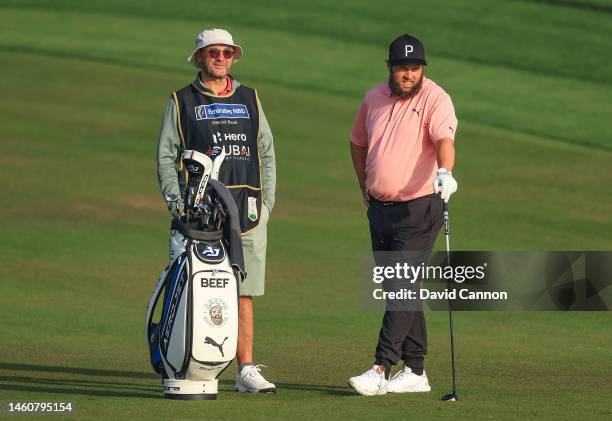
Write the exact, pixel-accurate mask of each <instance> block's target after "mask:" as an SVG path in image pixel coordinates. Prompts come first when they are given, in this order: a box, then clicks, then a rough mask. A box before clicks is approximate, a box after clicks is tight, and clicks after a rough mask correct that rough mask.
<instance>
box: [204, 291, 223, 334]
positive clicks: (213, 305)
mask: <svg viewBox="0 0 612 421" xmlns="http://www.w3.org/2000/svg"><path fill="white" fill-rule="evenodd" d="M204 311H205V314H204V320H205V321H206V323H207V324H208V325H209V326H210V327H221V326H223V325H224V324H225V323H226V322H227V304H226V303H225V301H223V300H222V299H220V298H211V299H210V300H208V301H207V302H206V304H204Z"/></svg>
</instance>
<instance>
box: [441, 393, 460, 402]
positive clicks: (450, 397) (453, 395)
mask: <svg viewBox="0 0 612 421" xmlns="http://www.w3.org/2000/svg"><path fill="white" fill-rule="evenodd" d="M442 400H443V401H446V402H455V401H458V400H459V398H458V397H457V392H451V393H449V394H448V395H444V396H442Z"/></svg>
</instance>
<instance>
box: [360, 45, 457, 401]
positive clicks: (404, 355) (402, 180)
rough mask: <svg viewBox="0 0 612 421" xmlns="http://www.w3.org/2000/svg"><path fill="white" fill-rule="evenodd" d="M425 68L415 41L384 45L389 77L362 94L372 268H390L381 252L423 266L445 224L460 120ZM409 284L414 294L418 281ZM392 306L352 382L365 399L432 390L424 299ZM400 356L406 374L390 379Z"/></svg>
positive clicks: (362, 171) (454, 186) (363, 167)
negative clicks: (367, 364) (367, 361)
mask: <svg viewBox="0 0 612 421" xmlns="http://www.w3.org/2000/svg"><path fill="white" fill-rule="evenodd" d="M426 65H427V61H426V60H425V49H424V47H423V44H422V43H421V42H420V41H419V40H418V39H416V38H415V37H413V36H410V35H402V36H400V37H399V38H397V39H395V40H394V41H393V42H392V43H391V45H390V46H389V58H388V60H387V67H388V69H389V80H388V81H387V82H385V83H382V84H380V85H378V86H375V87H374V88H372V89H370V90H369V91H368V92H367V93H366V95H365V97H364V99H363V102H362V104H361V107H360V108H359V111H358V112H357V116H356V118H355V123H354V125H353V130H352V132H351V137H350V142H351V155H352V159H353V165H354V167H355V173H356V174H357V179H358V181H359V186H360V187H361V192H362V194H363V199H364V203H365V204H366V206H368V219H369V222H370V234H371V239H372V251H373V252H374V255H375V261H376V265H377V266H381V265H389V264H390V263H391V262H390V261H389V260H384V259H383V258H381V257H380V256H387V255H384V253H379V252H418V253H412V254H411V255H418V256H421V257H419V259H420V261H426V260H427V259H428V258H429V255H430V254H431V250H432V248H433V244H434V242H435V240H436V237H437V235H438V232H439V230H440V228H441V226H442V215H443V206H442V201H443V200H444V201H446V202H448V200H449V198H450V196H451V195H452V194H453V193H454V192H455V191H456V190H457V182H456V181H455V179H454V178H453V176H452V174H451V170H452V169H453V166H454V163H455V145H454V140H455V132H456V131H457V118H456V117H455V110H454V107H453V103H452V101H451V98H450V96H449V95H448V94H447V93H446V92H445V91H444V90H443V89H442V88H441V87H440V86H438V85H437V84H436V83H435V82H433V81H432V80H430V79H428V78H426V77H425V75H424V68H425V66H426ZM385 259H388V258H387V257H385ZM383 260H384V262H383ZM413 264H418V262H413ZM414 285H416V290H417V291H418V286H419V285H420V280H418V281H417V282H416V283H415V284H414ZM387 289H388V287H387V286H385V290H387ZM417 297H418V293H417ZM392 304H393V303H391V302H390V301H389V300H387V309H386V311H385V314H384V317H383V321H382V327H381V329H380V333H379V337H378V345H377V347H376V352H375V355H374V366H373V367H372V368H371V369H369V370H367V371H366V372H365V373H363V374H361V375H359V376H355V377H351V378H350V379H349V384H350V385H351V387H353V389H355V390H356V391H357V392H358V393H360V394H362V395H366V396H371V395H383V394H385V393H387V392H395V393H407V392H429V391H430V390H431V387H430V386H429V381H428V380H427V374H426V373H425V370H424V365H423V360H424V358H425V354H426V353H427V331H426V326H425V317H424V314H423V309H422V305H421V302H420V300H417V301H416V304H415V303H414V302H413V303H412V305H413V306H414V305H416V307H414V308H410V309H406V308H405V307H402V306H401V305H400V306H396V307H393V305H392ZM400 359H401V360H403V361H404V367H403V369H402V370H400V371H399V372H398V373H397V374H396V375H395V376H393V377H392V378H391V379H389V375H390V372H391V369H392V367H393V366H394V365H396V364H397V363H398V362H399V360H400Z"/></svg>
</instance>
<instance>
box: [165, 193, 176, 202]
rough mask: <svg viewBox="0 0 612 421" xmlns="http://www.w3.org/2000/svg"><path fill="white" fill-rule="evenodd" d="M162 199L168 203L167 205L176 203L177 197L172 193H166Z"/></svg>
mask: <svg viewBox="0 0 612 421" xmlns="http://www.w3.org/2000/svg"><path fill="white" fill-rule="evenodd" d="M164 199H166V202H168V203H175V202H178V197H176V194H174V193H166V194H165V195H164Z"/></svg>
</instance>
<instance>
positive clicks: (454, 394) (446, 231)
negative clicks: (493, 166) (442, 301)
mask: <svg viewBox="0 0 612 421" xmlns="http://www.w3.org/2000/svg"><path fill="white" fill-rule="evenodd" d="M442 203H443V206H444V240H445V242H446V264H447V265H449V266H450V241H449V236H450V230H449V224H448V204H447V203H446V202H444V201H442ZM450 282H451V281H450V279H449V280H448V284H449V286H450ZM448 320H449V322H450V345H451V369H452V376H453V390H452V392H451V393H448V394H446V395H444V396H442V400H443V401H448V402H454V401H457V400H459V398H458V397H457V386H456V382H455V378H456V377H455V338H454V336H453V309H452V307H451V301H450V298H449V299H448Z"/></svg>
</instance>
